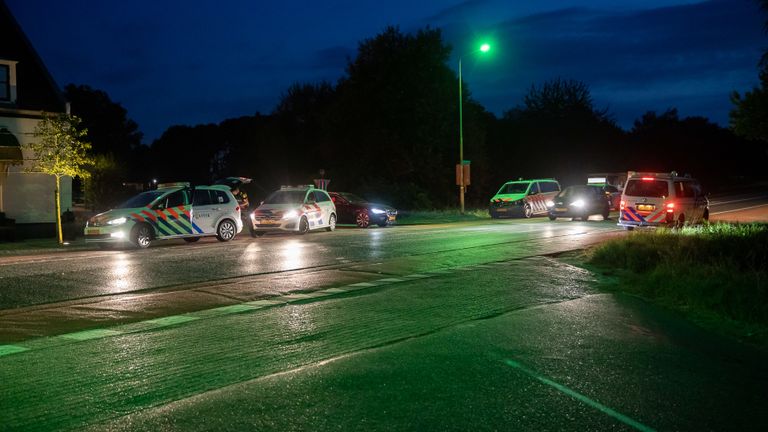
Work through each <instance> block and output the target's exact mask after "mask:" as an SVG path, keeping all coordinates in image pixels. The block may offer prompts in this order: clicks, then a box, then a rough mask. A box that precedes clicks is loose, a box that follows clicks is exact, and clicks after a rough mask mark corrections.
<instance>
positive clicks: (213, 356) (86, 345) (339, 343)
mask: <svg viewBox="0 0 768 432" xmlns="http://www.w3.org/2000/svg"><path fill="white" fill-rule="evenodd" d="M614 223H615V222H614V221H608V222H597V221H595V222H568V221H558V222H556V223H549V222H548V221H543V220H540V219H537V220H533V221H494V222H491V223H475V224H454V225H446V226H429V227H397V228H393V229H370V230H352V229H350V230H340V231H338V232H334V233H317V234H310V235H307V236H304V237H294V236H273V237H266V238H263V239H258V240H252V239H241V240H238V241H236V242H233V243H229V244H219V243H218V242H215V241H213V242H210V241H205V242H201V243H198V244H194V245H171V246H165V247H156V248H151V249H149V250H145V251H108V252H101V251H98V252H97V251H93V252H79V253H74V254H69V255H66V256H64V255H57V256H56V257H48V258H47V257H41V256H36V257H16V258H8V257H7V258H4V259H2V260H0V271H2V272H3V273H2V278H0V284H2V285H0V286H2V288H3V289H2V292H3V294H2V304H3V310H2V311H0V330H1V331H0V382H1V383H3V385H2V390H1V391H0V418H2V419H3V421H2V423H0V430H6V429H7V430H25V429H29V430H32V429H37V430H51V429H65V430H66V429H70V430H83V429H86V428H90V429H91V430H211V429H215V430H243V429H252V430H281V431H282V430H361V429H366V430H393V429H394V430H403V429H405V430H521V429H522V430H633V429H637V430H668V429H674V430H704V429H707V430H764V429H765V428H766V427H767V426H768V419H767V418H766V414H765V413H764V411H765V410H764V409H763V408H764V407H765V406H766V402H768V397H767V395H766V391H765V389H766V388H768V385H767V384H768V373H766V368H765V367H764V365H765V364H766V360H768V359H766V356H765V354H764V353H761V352H756V351H754V350H752V349H750V348H747V347H744V346H740V345H738V344H736V343H734V342H731V341H728V340H724V339H721V338H719V337H717V336H713V335H710V334H707V333H706V332H703V331H701V330H699V329H698V328H696V327H694V326H691V325H690V324H688V323H686V322H685V321H683V320H681V319H680V318H679V317H677V316H675V315H673V314H670V313H667V312H665V311H663V310H660V309H658V308H655V307H653V306H650V305H648V304H646V303H644V302H643V301H641V300H638V299H635V298H629V297H625V296H621V295H614V294H604V293H599V292H596V291H595V290H594V288H593V286H594V279H595V277H596V276H595V275H593V274H591V273H589V272H587V271H585V270H582V269H578V268H575V267H572V266H569V265H567V264H563V263H561V262H559V261H557V260H555V259H552V258H549V257H546V256H541V255H550V254H555V253H558V252H562V251H566V250H572V249H576V248H580V247H583V246H585V245H587V244H590V243H593V242H597V241H600V240H602V239H604V238H608V237H611V236H615V235H624V234H623V233H622V232H621V231H618V230H617V229H616V227H615V225H614ZM35 281H38V282H39V283H35Z"/></svg>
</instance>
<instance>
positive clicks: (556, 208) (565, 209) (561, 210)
mask: <svg viewBox="0 0 768 432" xmlns="http://www.w3.org/2000/svg"><path fill="white" fill-rule="evenodd" d="M567 210H568V209H567V208H565V207H555V211H559V212H564V211H567Z"/></svg>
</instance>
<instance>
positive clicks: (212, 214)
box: [191, 188, 221, 234]
mask: <svg viewBox="0 0 768 432" xmlns="http://www.w3.org/2000/svg"><path fill="white" fill-rule="evenodd" d="M215 192H216V191H213V190H209V189H200V188H198V189H195V191H194V193H193V194H192V212H191V213H192V221H193V222H194V224H195V225H196V227H197V228H198V229H199V230H200V231H202V233H203V234H212V233H215V232H216V227H215V223H216V220H217V219H218V216H219V212H220V210H221V206H220V205H217V204H218V203H217V202H216V196H215Z"/></svg>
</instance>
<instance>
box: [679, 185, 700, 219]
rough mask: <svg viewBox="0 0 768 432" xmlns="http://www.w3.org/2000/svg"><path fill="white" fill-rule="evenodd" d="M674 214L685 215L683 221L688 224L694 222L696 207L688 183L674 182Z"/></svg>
mask: <svg viewBox="0 0 768 432" xmlns="http://www.w3.org/2000/svg"><path fill="white" fill-rule="evenodd" d="M674 188H675V199H674V203H675V210H676V211H675V213H677V214H678V215H677V216H676V217H680V216H679V214H685V220H686V221H688V222H694V221H695V220H696V218H697V215H696V205H695V199H694V196H693V189H692V188H691V186H690V182H688V181H684V180H675V181H674Z"/></svg>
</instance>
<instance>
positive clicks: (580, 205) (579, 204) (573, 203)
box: [571, 199, 584, 207]
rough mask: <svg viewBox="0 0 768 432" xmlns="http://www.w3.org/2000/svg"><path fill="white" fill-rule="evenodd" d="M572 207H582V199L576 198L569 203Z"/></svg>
mask: <svg viewBox="0 0 768 432" xmlns="http://www.w3.org/2000/svg"><path fill="white" fill-rule="evenodd" d="M571 205H572V206H574V207H584V200H580V199H577V200H576V201H574V202H572V203H571Z"/></svg>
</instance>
